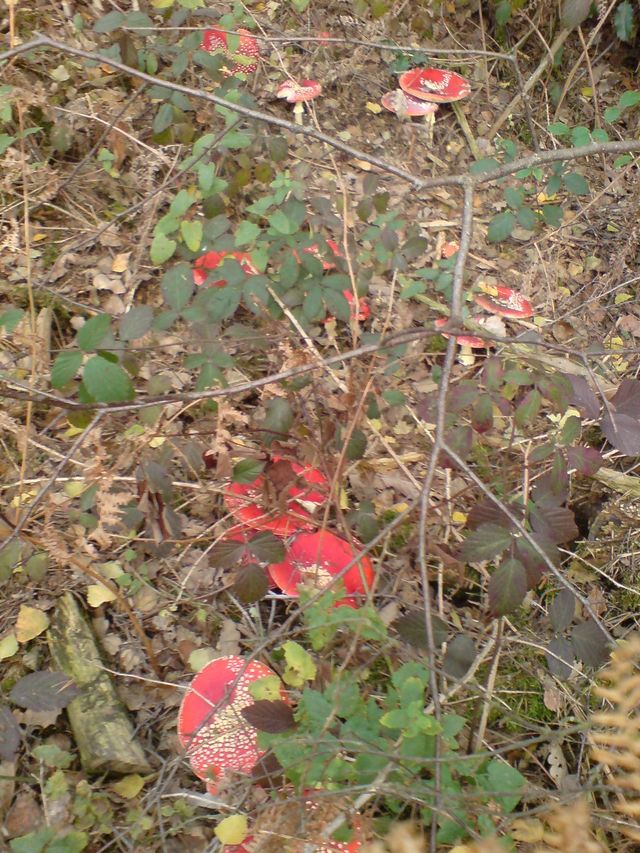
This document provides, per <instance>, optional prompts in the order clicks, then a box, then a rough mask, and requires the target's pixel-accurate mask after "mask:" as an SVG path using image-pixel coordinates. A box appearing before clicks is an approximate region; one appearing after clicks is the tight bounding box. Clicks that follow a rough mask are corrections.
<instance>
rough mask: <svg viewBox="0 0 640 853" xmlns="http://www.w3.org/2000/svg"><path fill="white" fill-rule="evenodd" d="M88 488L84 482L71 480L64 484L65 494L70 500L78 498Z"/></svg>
mask: <svg viewBox="0 0 640 853" xmlns="http://www.w3.org/2000/svg"><path fill="white" fill-rule="evenodd" d="M86 488H87V484H86V483H83V482H82V480H71V481H70V482H69V483H65V484H64V493H65V495H66V496H67V497H68V498H77V497H78V496H79V495H81V494H82V493H83V492H84V490H85V489H86Z"/></svg>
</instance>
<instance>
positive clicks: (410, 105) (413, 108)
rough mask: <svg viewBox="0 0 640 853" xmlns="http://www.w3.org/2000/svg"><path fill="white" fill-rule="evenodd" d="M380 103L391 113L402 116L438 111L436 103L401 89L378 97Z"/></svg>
mask: <svg viewBox="0 0 640 853" xmlns="http://www.w3.org/2000/svg"><path fill="white" fill-rule="evenodd" d="M380 103H381V104H382V106H383V107H384V108H385V110H389V112H391V113H395V114H396V115H397V116H400V117H401V118H403V117H404V116H409V117H413V116H428V115H432V114H433V113H435V112H437V111H438V105H437V104H432V103H430V102H429V101H425V100H420V99H419V98H414V97H413V96H412V95H408V94H407V93H406V92H403V91H402V89H394V90H393V91H392V92H387V93H386V94H384V95H383V96H382V98H380Z"/></svg>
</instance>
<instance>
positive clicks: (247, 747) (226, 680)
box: [178, 655, 286, 792]
mask: <svg viewBox="0 0 640 853" xmlns="http://www.w3.org/2000/svg"><path fill="white" fill-rule="evenodd" d="M272 675H274V672H273V671H272V670H271V669H269V667H268V666H265V665H264V664H263V663H259V662H258V661H251V662H250V663H248V662H247V661H246V660H245V659H244V658H242V657H239V656H237V655H228V656H226V657H221V658H217V659H216V660H213V661H211V662H210V663H208V664H207V665H206V666H205V667H204V668H203V669H201V670H200V672H199V673H198V674H197V675H196V676H195V678H194V679H193V681H192V682H191V684H190V686H189V689H188V690H187V692H186V694H185V696H184V699H183V700H182V704H181V706H180V711H179V713H178V737H179V739H180V743H181V744H182V745H183V746H184V748H185V750H186V755H187V758H188V760H189V763H190V764H191V768H192V769H193V772H194V773H195V774H196V776H197V777H198V778H199V779H205V780H207V782H208V783H209V784H208V786H207V787H208V789H209V791H211V792H213V791H215V782H216V780H217V779H219V778H220V777H221V776H223V775H224V774H225V773H228V772H230V771H235V772H238V773H247V774H249V773H251V771H252V770H253V768H254V766H255V764H256V762H257V761H258V760H259V759H260V758H261V757H262V756H263V755H264V750H261V749H259V748H258V730H257V729H255V728H254V727H253V726H252V725H250V724H249V723H247V722H246V720H245V719H244V717H243V716H242V714H241V711H242V710H243V708H247V707H249V705H252V704H253V703H254V702H255V699H254V698H253V697H252V696H251V693H250V692H249V687H250V686H251V684H253V682H254V681H258V680H259V679H261V678H266V677H267V676H272ZM281 698H282V700H283V701H286V693H285V691H284V688H282V689H281Z"/></svg>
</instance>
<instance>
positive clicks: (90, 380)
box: [82, 355, 134, 403]
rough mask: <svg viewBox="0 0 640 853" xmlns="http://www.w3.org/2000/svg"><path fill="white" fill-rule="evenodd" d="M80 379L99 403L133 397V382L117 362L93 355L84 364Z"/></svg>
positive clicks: (114, 401)
mask: <svg viewBox="0 0 640 853" xmlns="http://www.w3.org/2000/svg"><path fill="white" fill-rule="evenodd" d="M82 381H83V383H84V385H85V388H86V389H87V391H88V392H89V394H91V396H92V397H93V398H94V399H95V400H97V401H98V402H99V403H120V402H123V401H125V400H132V399H133V393H134V392H133V383H132V381H131V378H130V377H129V374H128V373H127V371H126V370H124V369H123V368H122V367H120V365H119V364H114V363H113V362H112V361H108V360H107V359H106V358H103V357H102V356H101V355H94V356H93V357H92V358H90V359H89V361H88V362H87V363H86V364H85V366H84V371H83V373H82Z"/></svg>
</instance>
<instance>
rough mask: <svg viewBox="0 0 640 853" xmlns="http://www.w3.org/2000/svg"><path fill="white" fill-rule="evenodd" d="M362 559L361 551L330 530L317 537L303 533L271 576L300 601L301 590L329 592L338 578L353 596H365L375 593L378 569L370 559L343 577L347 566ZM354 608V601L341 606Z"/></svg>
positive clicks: (320, 532) (350, 569)
mask: <svg viewBox="0 0 640 853" xmlns="http://www.w3.org/2000/svg"><path fill="white" fill-rule="evenodd" d="M356 557H358V550H357V548H356V547H352V546H351V544H350V543H349V542H347V541H346V539H342V538H340V536H336V534H335V533H332V532H331V531H329V530H320V531H318V532H317V533H299V534H298V535H297V536H296V537H295V539H294V540H293V542H292V543H291V544H290V546H289V547H288V549H287V555H286V557H285V559H284V560H283V561H282V562H281V563H272V564H271V565H270V566H269V574H270V575H271V577H272V579H273V581H274V583H276V584H277V586H279V587H280V589H281V590H282V591H283V592H284V593H285V594H286V595H291V596H294V597H297V596H298V595H299V594H300V587H303V586H312V587H314V588H315V589H326V588H327V587H328V586H329V585H330V584H331V582H332V581H333V579H334V578H335V576H336V575H341V580H342V583H343V585H344V588H345V590H346V591H347V593H348V594H349V595H354V594H358V593H365V592H367V591H368V590H369V589H371V584H372V582H373V577H374V569H373V564H372V563H371V560H370V559H369V557H367V556H366V555H363V556H361V557H359V559H358V560H357V562H356V563H354V565H353V566H351V568H349V569H347V571H346V572H344V574H342V572H343V570H344V568H345V566H347V565H348V564H349V563H351V562H352V561H353V560H354V559H355V558H356ZM339 603H340V604H343V603H344V604H347V606H352V604H353V602H352V601H349V602H347V601H344V602H339Z"/></svg>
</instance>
